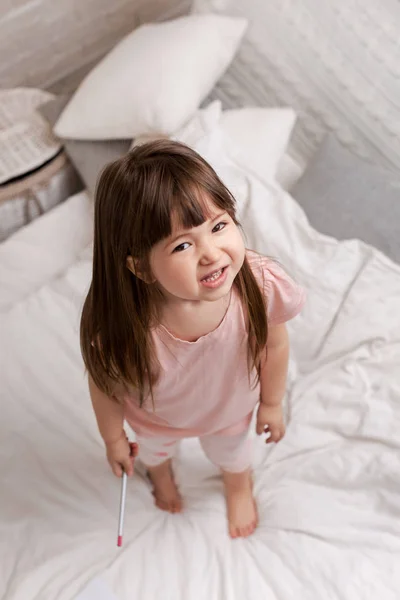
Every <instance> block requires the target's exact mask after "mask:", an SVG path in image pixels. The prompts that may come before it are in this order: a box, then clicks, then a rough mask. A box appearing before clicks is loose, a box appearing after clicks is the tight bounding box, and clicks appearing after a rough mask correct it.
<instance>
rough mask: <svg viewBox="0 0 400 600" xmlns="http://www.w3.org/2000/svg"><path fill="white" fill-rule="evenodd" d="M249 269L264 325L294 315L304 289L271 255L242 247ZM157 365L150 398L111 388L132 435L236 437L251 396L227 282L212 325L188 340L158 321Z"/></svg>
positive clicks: (240, 319)
mask: <svg viewBox="0 0 400 600" xmlns="http://www.w3.org/2000/svg"><path fill="white" fill-rule="evenodd" d="M247 258H248V260H249V263H250V266H251V268H252V270H253V273H254V275H255V277H256V280H257V281H258V283H259V285H260V287H261V289H262V290H263V291H264V294H265V296H266V299H267V311H268V315H267V317H268V325H269V327H273V326H274V325H279V324H281V323H284V322H285V321H289V320H290V319H292V318H293V317H295V316H296V315H297V314H298V313H299V312H300V310H301V308H302V307H303V304H304V301H305V294H304V290H303V289H302V288H301V287H300V286H299V285H297V284H296V283H295V282H294V281H293V280H292V279H291V278H290V277H289V276H288V275H287V273H286V272H285V271H284V270H283V269H282V268H281V267H280V266H279V265H278V264H277V263H276V262H274V261H272V260H271V259H268V258H266V257H263V256H261V255H259V254H256V253H255V252H252V251H247ZM153 336H154V343H155V349H156V352H157V356H158V359H159V362H160V365H161V372H160V377H159V380H158V381H157V383H156V385H155V387H154V390H153V394H154V405H153V403H152V400H151V398H148V399H146V400H145V402H144V404H143V406H142V407H140V406H139V402H138V396H137V395H136V394H135V393H134V392H131V391H129V392H125V393H121V394H118V398H119V399H121V400H123V401H124V404H125V418H126V420H127V421H128V423H129V424H130V426H131V427H132V429H133V430H134V431H135V432H136V433H137V434H138V435H140V436H143V437H154V436H162V437H169V436H171V438H174V439H181V438H185V437H197V436H198V437H202V436H207V435H214V434H221V435H236V434H238V433H240V432H242V431H244V430H245V429H246V428H247V427H248V425H249V423H250V420H251V415H252V412H253V410H254V408H255V406H256V404H257V402H258V400H259V395H260V387H259V385H257V386H256V387H255V388H254V382H253V389H252V385H250V382H249V375H248V366H247V342H248V336H247V330H246V319H245V313H244V311H243V306H242V302H241V299H240V296H239V293H238V291H237V290H236V287H235V286H233V288H232V294H231V299H230V304H229V307H228V310H227V312H226V314H225V316H224V318H223V320H222V321H221V323H220V324H219V326H218V327H217V328H216V329H215V330H213V331H211V332H210V333H208V334H207V335H204V336H202V337H200V338H199V339H198V340H196V341H195V342H187V341H184V340H180V339H177V338H175V337H174V336H173V335H172V334H171V333H169V332H168V331H167V330H166V329H165V328H164V327H158V328H157V329H155V330H154V331H153Z"/></svg>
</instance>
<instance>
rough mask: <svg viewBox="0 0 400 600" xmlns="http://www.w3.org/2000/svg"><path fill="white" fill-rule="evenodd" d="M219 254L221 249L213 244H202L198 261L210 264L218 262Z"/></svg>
mask: <svg viewBox="0 0 400 600" xmlns="http://www.w3.org/2000/svg"><path fill="white" fill-rule="evenodd" d="M220 256H221V251H220V249H219V248H218V247H217V246H215V244H213V243H207V244H203V245H202V247H201V254H200V263H201V264H202V265H211V264H213V263H216V262H218V260H219V257H220Z"/></svg>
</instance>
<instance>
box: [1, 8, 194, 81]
mask: <svg viewBox="0 0 400 600" xmlns="http://www.w3.org/2000/svg"><path fill="white" fill-rule="evenodd" d="M189 4H190V2H189V0H0V88H7V87H15V86H21V85H24V86H33V87H40V88H52V87H54V84H55V83H56V82H59V80H62V79H63V78H65V77H66V76H68V75H69V74H70V73H72V72H74V73H75V72H76V74H75V75H74V77H73V78H72V79H71V78H69V77H67V79H66V80H65V82H64V83H61V84H58V85H56V86H55V88H54V89H55V91H69V88H71V87H72V88H73V87H74V86H75V85H76V82H77V79H79V78H80V77H81V76H83V75H84V74H85V73H86V71H87V70H88V68H89V66H90V65H92V64H93V63H94V62H96V61H97V60H98V58H99V57H101V56H103V55H104V54H105V53H106V52H107V51H108V50H109V49H110V48H111V47H112V46H113V45H114V44H115V43H116V42H117V41H118V40H119V39H121V38H122V37H123V36H124V35H125V34H127V33H128V32H129V31H131V30H132V29H133V28H134V27H135V26H137V25H139V24H140V23H141V22H144V21H146V20H153V19H162V18H165V17H169V16H175V15H177V14H181V13H184V12H187V10H188V6H189ZM60 88H61V89H60Z"/></svg>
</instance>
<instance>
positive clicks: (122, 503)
mask: <svg viewBox="0 0 400 600" xmlns="http://www.w3.org/2000/svg"><path fill="white" fill-rule="evenodd" d="M127 481H128V475H127V474H126V473H125V471H124V472H123V473H122V479H121V500H120V503H119V522H118V541H117V546H122V535H123V529H124V515H125V500H126V483H127Z"/></svg>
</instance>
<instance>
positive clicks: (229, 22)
mask: <svg viewBox="0 0 400 600" xmlns="http://www.w3.org/2000/svg"><path fill="white" fill-rule="evenodd" d="M246 27H247V21H246V20H245V19H241V18H231V17H225V16H223V17H220V16H217V15H190V16H186V17H182V18H179V19H175V20H173V21H167V22H165V23H153V24H148V25H142V26H141V27H139V28H138V29H135V31H133V32H132V33H131V34H129V35H128V36H127V37H125V38H124V39H123V40H122V41H121V42H120V43H119V44H118V45H117V46H116V47H115V48H114V49H113V50H112V51H111V52H110V53H109V54H108V55H107V56H106V57H105V58H104V59H103V60H102V61H101V62H100V63H99V64H98V65H97V66H96V67H95V68H94V69H93V70H92V71H91V72H90V73H89V75H88V76H87V77H86V79H85V80H84V81H83V82H82V83H81V85H80V86H79V88H78V90H77V92H76V93H75V95H74V96H73V98H72V99H71V101H70V102H69V104H68V105H67V106H66V108H65V109H64V111H63V112H62V114H61V116H60V118H59V120H58V121H57V123H56V126H55V132H56V134H57V135H58V136H60V137H64V138H75V139H86V140H100V139H118V138H122V139H126V138H130V137H135V136H137V135H143V134H147V133H153V132H156V133H160V134H171V133H173V132H175V131H177V130H178V129H179V128H180V127H181V126H182V124H183V123H185V121H187V120H188V119H189V118H190V117H191V116H192V114H193V113H194V112H195V111H196V109H197V108H198V106H199V104H200V102H201V101H202V100H203V99H204V98H205V97H206V96H207V94H208V93H209V92H210V90H211V89H212V88H213V86H214V84H215V83H216V81H217V80H218V79H219V77H220V76H221V75H222V73H223V72H224V71H225V70H226V68H227V67H228V65H229V63H230V62H231V60H232V58H233V56H234V54H235V52H236V50H237V48H238V46H239V44H240V41H241V39H242V36H243V34H244V32H245V30H246Z"/></svg>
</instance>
